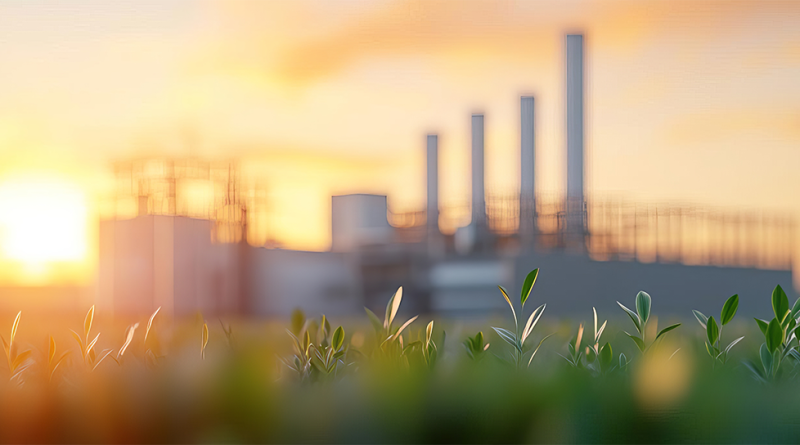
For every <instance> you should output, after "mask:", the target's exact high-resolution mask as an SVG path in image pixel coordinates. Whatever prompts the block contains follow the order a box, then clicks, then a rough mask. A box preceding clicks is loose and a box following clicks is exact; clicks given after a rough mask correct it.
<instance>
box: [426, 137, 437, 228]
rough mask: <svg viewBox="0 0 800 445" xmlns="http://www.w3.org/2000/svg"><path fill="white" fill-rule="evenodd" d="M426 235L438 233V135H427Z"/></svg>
mask: <svg viewBox="0 0 800 445" xmlns="http://www.w3.org/2000/svg"><path fill="white" fill-rule="evenodd" d="M426 159H427V189H428V207H427V212H426V218H427V222H428V237H429V238H433V237H434V236H436V235H438V234H439V136H437V135H435V134H429V135H428V137H427V157H426Z"/></svg>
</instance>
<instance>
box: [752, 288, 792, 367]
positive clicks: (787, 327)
mask: <svg viewBox="0 0 800 445" xmlns="http://www.w3.org/2000/svg"><path fill="white" fill-rule="evenodd" d="M772 312H773V314H774V315H775V317H774V318H773V319H772V320H771V321H769V322H767V321H766V320H761V319H758V318H756V319H755V321H756V324H757V325H758V328H759V330H761V333H762V334H763V335H764V343H762V344H761V347H760V348H759V350H758V355H759V358H760V363H756V362H754V361H752V360H749V361H746V362H744V364H745V366H746V367H747V368H748V369H750V371H751V372H752V374H753V377H755V378H756V380H759V381H761V382H767V381H771V380H776V379H779V378H781V377H783V376H784V375H786V376H791V377H795V376H797V371H796V368H797V367H798V364H800V353H798V351H797V346H796V345H797V343H798V341H797V336H796V335H795V331H796V330H797V328H798V326H800V325H798V317H800V299H798V300H797V301H796V302H795V304H794V306H793V307H792V308H789V297H788V296H787V295H786V292H784V290H783V288H781V286H780V285H778V286H775V289H773V290H772ZM793 343H794V344H793ZM790 361H791V366H792V369H791V370H790V371H786V369H787V367H786V366H784V367H783V368H782V367H781V365H784V364H786V363H787V362H790Z"/></svg>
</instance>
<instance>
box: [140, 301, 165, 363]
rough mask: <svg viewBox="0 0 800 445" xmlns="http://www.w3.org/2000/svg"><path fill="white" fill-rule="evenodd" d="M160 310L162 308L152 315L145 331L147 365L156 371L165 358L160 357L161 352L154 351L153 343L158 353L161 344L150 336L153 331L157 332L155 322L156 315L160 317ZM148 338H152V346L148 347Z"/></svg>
mask: <svg viewBox="0 0 800 445" xmlns="http://www.w3.org/2000/svg"><path fill="white" fill-rule="evenodd" d="M160 310H161V306H159V307H158V309H156V310H155V311H154V312H153V315H151V316H150V318H149V319H148V320H147V326H146V327H145V330H144V348H145V352H144V356H145V364H146V365H147V367H148V368H150V369H155V368H156V367H158V365H159V363H160V361H161V360H162V359H163V358H164V356H162V355H160V353H159V352H155V351H154V350H153V347H152V345H153V343H155V345H154V346H155V348H156V351H158V350H159V349H160V348H159V344H158V339H157V338H155V337H152V336H150V332H151V331H152V332H155V331H154V330H153V320H155V318H156V315H158V312H159V311H160ZM148 338H150V345H151V346H148V344H147V339H148Z"/></svg>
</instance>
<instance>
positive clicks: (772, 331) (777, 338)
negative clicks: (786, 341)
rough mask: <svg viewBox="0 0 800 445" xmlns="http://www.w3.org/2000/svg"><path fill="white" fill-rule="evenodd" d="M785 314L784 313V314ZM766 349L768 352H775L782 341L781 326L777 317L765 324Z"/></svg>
mask: <svg viewBox="0 0 800 445" xmlns="http://www.w3.org/2000/svg"><path fill="white" fill-rule="evenodd" d="M784 315H785V314H784ZM766 338H767V343H766V344H767V349H769V352H775V351H776V350H778V348H780V347H781V343H783V328H781V324H780V322H778V319H777V318H773V319H772V321H770V322H769V326H767V335H766Z"/></svg>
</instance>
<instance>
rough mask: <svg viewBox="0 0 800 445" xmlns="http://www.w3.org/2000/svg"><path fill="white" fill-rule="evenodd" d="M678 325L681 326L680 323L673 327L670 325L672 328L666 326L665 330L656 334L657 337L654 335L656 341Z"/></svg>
mask: <svg viewBox="0 0 800 445" xmlns="http://www.w3.org/2000/svg"><path fill="white" fill-rule="evenodd" d="M680 325H681V324H680V323H677V324H674V325H672V326H667V327H666V328H664V329H662V330H661V331H660V332H659V333H658V335H656V340H658V338H659V337H661V336H662V335H664V334H666V333H667V332H669V331H671V330H673V329H675V328H677V327H678V326H680Z"/></svg>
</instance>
